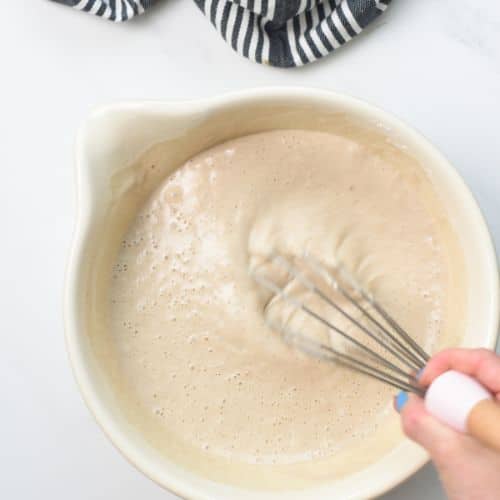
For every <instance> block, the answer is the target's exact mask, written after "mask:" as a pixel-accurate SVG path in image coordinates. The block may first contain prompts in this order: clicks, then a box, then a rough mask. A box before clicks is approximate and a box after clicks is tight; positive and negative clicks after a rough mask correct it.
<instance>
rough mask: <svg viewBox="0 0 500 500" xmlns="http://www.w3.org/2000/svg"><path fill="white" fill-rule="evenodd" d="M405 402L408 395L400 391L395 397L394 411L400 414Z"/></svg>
mask: <svg viewBox="0 0 500 500" xmlns="http://www.w3.org/2000/svg"><path fill="white" fill-rule="evenodd" d="M407 401H408V393H407V392H405V391H400V392H399V393H398V395H397V396H396V401H395V404H396V411H397V412H398V413H400V412H401V410H402V409H403V406H404V405H405V404H406V402H407Z"/></svg>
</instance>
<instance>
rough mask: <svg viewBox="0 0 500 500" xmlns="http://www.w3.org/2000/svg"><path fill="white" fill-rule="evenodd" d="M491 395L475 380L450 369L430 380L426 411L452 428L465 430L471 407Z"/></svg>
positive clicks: (426, 395)
mask: <svg viewBox="0 0 500 500" xmlns="http://www.w3.org/2000/svg"><path fill="white" fill-rule="evenodd" d="M485 399H492V395H491V394H490V392H488V391H487V390H486V389H485V388H484V387H483V386H482V385H481V384H480V383H479V382H478V381H477V380H475V379H473V378H472V377H469V376H468V375H465V374H463V373H460V372H457V371H455V370H450V371H447V372H445V373H443V374H442V375H440V376H439V377H437V378H436V379H434V381H433V382H432V384H431V385H430V386H429V388H428V389H427V392H426V394H425V407H426V409H427V411H428V412H429V413H430V414H432V415H434V416H435V417H437V418H438V419H439V420H441V421H443V422H444V423H446V424H448V425H449V426H451V427H453V428H454V429H456V430H458V431H461V432H466V431H467V421H468V418H469V415H470V413H471V411H472V409H473V408H474V407H475V406H476V405H477V404H478V403H480V402H481V401H483V400H485Z"/></svg>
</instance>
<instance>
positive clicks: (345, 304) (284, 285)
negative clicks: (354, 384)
mask: <svg viewBox="0 0 500 500" xmlns="http://www.w3.org/2000/svg"><path fill="white" fill-rule="evenodd" d="M277 273H278V276H279V277H276V274H277ZM251 274H252V276H253V277H254V279H255V280H256V281H257V282H258V283H259V284H260V285H262V286H263V287H264V288H265V289H267V290H268V291H269V292H271V298H270V299H269V301H268V302H267V304H266V307H265V317H266V321H267V323H268V324H269V326H270V327H271V328H272V329H273V330H275V331H277V332H279V333H280V334H281V335H282V336H283V339H284V340H285V341H286V342H288V343H290V344H292V345H294V346H295V347H297V348H299V349H300V350H302V351H303V352H306V353H307V354H309V355H313V356H316V357H319V358H321V359H323V360H326V361H330V362H334V363H339V364H341V365H343V366H345V367H347V368H350V369H353V370H355V371H357V372H360V373H363V374H365V375H367V376H370V377H372V378H374V379H377V380H379V381H381V382H383V383H385V384H389V385H391V386H393V387H396V388H398V389H402V390H405V391H411V392H414V393H416V394H419V395H423V390H422V388H421V387H419V386H418V383H417V381H416V379H415V376H416V374H417V373H418V371H419V370H421V369H422V368H423V367H424V366H425V364H426V362H427V361H428V360H429V355H428V354H427V353H426V352H425V351H424V350H423V349H422V348H421V347H420V346H419V345H418V344H417V343H416V342H415V341H414V340H413V339H412V338H411V337H410V335H409V334H408V333H407V332H406V331H405V330H404V329H403V328H402V327H401V326H400V325H399V324H398V323H397V322H396V321H395V320H394V319H393V318H392V317H391V316H390V315H389V314H388V313H387V311H386V310H385V309H384V308H383V307H382V306H381V305H380V304H379V303H378V302H377V301H376V300H375V298H374V297H373V296H372V295H371V294H370V293H369V292H367V291H366V290H364V289H363V288H362V287H361V286H360V285H359V283H358V282H357V281H356V280H355V279H354V278H353V276H352V275H350V274H349V273H348V272H347V271H346V269H345V268H344V267H343V266H342V265H341V264H338V265H335V266H334V267H328V268H327V267H326V266H325V265H323V264H322V263H320V262H319V261H318V260H316V259H315V258H314V257H312V256H310V255H305V256H303V257H301V258H300V259H298V258H287V257H284V256H283V255H280V254H276V253H273V254H272V255H270V256H268V257H267V258H265V259H264V260H263V261H262V262H260V264H259V265H258V266H257V267H256V268H255V269H254V270H253V271H252V273H251ZM277 302H282V303H284V304H287V305H288V306H289V310H290V309H291V312H290V313H289V314H288V316H287V317H285V318H281V319H280V320H276V319H273V317H272V314H271V310H272V309H273V308H274V306H275V305H276V304H277ZM311 302H312V303H311ZM290 306H291V307H290ZM297 312H300V313H301V314H302V313H304V314H306V315H307V317H308V318H311V320H312V321H314V322H316V324H317V325H318V326H320V327H321V328H322V329H323V330H324V331H325V332H328V335H329V339H330V340H334V338H335V336H337V337H336V338H337V339H340V338H343V339H344V341H345V342H343V347H342V348H337V347H335V345H334V344H335V342H331V343H330V342H325V341H322V340H318V339H317V338H313V337H312V336H311V334H310V330H309V328H308V327H307V325H306V326H304V324H303V323H302V324H301V326H300V327H299V328H296V327H293V325H292V324H291V323H293V322H292V321H291V318H292V317H293V315H295V314H296V313H297ZM332 314H333V316H334V317H335V319H332V318H331V316H332ZM310 325H312V323H310ZM325 328H326V330H325ZM332 344H333V345H332Z"/></svg>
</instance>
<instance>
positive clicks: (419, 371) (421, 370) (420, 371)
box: [415, 366, 425, 380]
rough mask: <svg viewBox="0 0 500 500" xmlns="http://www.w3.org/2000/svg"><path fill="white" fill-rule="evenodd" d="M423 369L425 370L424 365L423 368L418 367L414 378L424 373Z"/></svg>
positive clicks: (418, 378)
mask: <svg viewBox="0 0 500 500" xmlns="http://www.w3.org/2000/svg"><path fill="white" fill-rule="evenodd" d="M424 370H425V366H424V367H423V368H420V370H418V372H417V373H416V375H415V378H416V379H417V380H420V377H421V376H422V374H423V373H424Z"/></svg>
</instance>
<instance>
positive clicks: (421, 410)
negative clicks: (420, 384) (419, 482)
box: [396, 393, 464, 463]
mask: <svg viewBox="0 0 500 500" xmlns="http://www.w3.org/2000/svg"><path fill="white" fill-rule="evenodd" d="M404 394H406V393H404ZM401 399H404V398H401V393H400V395H398V397H397V398H396V406H399V408H400V413H401V420H402V425H403V431H404V433H405V434H406V435H407V436H408V437H409V438H410V439H412V440H413V441H416V442H417V443H418V444H420V445H421V446H423V447H424V448H425V449H426V450H427V451H428V452H429V454H430V455H431V457H432V459H433V460H434V461H435V462H436V463H442V462H445V461H446V460H447V459H448V458H449V456H450V454H453V453H454V450H458V449H460V446H461V440H462V439H463V437H464V436H462V435H461V434H460V433H458V432H456V431H454V430H453V429H451V428H450V427H448V426H446V425H444V424H442V423H441V422H439V421H438V420H437V419H435V418H434V417H432V416H431V415H429V413H427V412H426V410H425V406H424V401H423V399H421V398H419V397H418V396H415V395H414V394H410V395H408V396H407V400H406V402H404V403H403V405H401ZM398 400H400V401H399V404H398Z"/></svg>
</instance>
